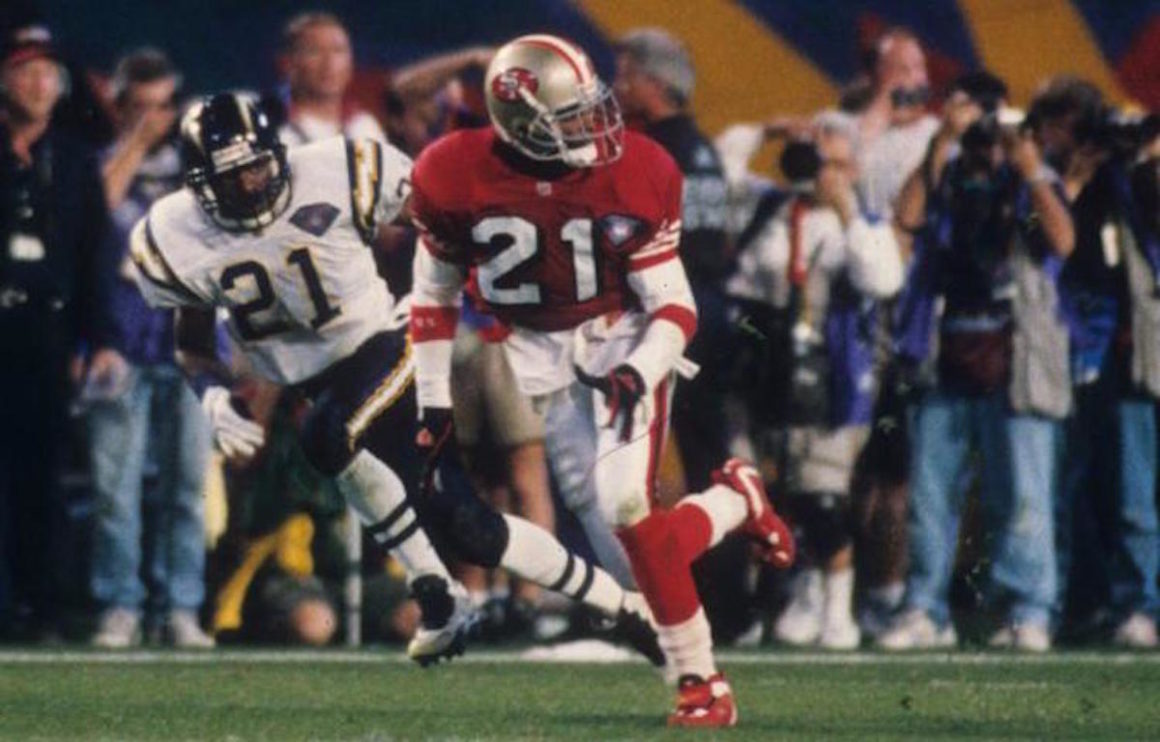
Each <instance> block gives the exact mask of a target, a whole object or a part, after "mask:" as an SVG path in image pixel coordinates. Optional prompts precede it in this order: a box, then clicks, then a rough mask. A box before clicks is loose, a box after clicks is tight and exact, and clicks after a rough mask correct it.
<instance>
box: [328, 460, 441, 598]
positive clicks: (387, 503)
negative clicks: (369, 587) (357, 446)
mask: <svg viewBox="0 0 1160 742" xmlns="http://www.w3.org/2000/svg"><path fill="white" fill-rule="evenodd" d="M335 483H336V484H337V485H338V490H339V492H341V493H342V495H343V497H345V498H346V501H347V503H348V504H349V505H350V506H351V507H352V508H354V510H355V512H356V513H358V517H359V520H361V521H362V523H363V525H364V526H366V527H367V530H368V531H370V533H371V535H372V536H374V539H375V541H378V542H379V543H380V544H382V545H383V546H385V547H386V548H387V549H388V550H389V551H390V552H391V556H393V557H395V559H398V560H399V563H400V564H402V565H403V569H404V570H406V572H407V582H408V583H410V582H411V581H413V580H414V579H415V578H416V577H419V576H421V575H435V576H437V577H442V578H444V579H445V580H447V582H448V584H450V583H451V576H450V575H449V574H448V573H447V568H446V567H445V566H443V562H442V561H441V560H440V559H439V555H438V554H436V553H435V547H433V546H432V545H431V541H430V540H428V538H427V532H426V531H424V530H423V528H422V527H421V526H420V525H419V518H418V516H417V515H416V514H415V510H414V509H413V508H412V507H411V505H410V504H409V503H408V502H407V489H406V487H404V486H403V482H402V480H401V479H399V477H398V475H397V474H395V472H393V471H391V468H390V467H389V466H387V465H386V464H384V463H383V462H382V461H379V460H378V459H377V458H376V457H375V456H374V455H373V454H371V453H370V452H368V451H359V452H358V453H357V454H355V457H354V460H353V461H351V462H350V464H349V465H347V467H346V468H345V469H343V470H342V471H341V472H339V474H338V476H337V477H335Z"/></svg>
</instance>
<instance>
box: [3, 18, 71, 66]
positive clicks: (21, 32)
mask: <svg viewBox="0 0 1160 742" xmlns="http://www.w3.org/2000/svg"><path fill="white" fill-rule="evenodd" d="M0 49H2V51H0V66H4V67H9V66H14V65H18V64H23V63H25V62H28V61H30V60H33V59H51V60H54V61H58V57H57V54H56V48H55V47H54V46H53V44H52V32H51V31H49V30H48V27H47V26H41V25H31V26H21V27H19V28H16V29H14V30H13V31H11V32H10V33H9V34H8V35H7V36H6V37H5V38H4V42H3V46H2V47H0Z"/></svg>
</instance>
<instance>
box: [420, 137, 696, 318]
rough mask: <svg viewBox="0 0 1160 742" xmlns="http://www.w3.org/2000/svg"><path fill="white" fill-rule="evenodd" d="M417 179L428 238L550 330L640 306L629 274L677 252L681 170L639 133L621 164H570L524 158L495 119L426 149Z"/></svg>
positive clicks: (504, 314) (507, 310)
mask: <svg viewBox="0 0 1160 742" xmlns="http://www.w3.org/2000/svg"><path fill="white" fill-rule="evenodd" d="M412 185H413V190H412V193H411V210H412V214H413V215H414V218H415V221H416V222H417V223H418V224H419V227H420V230H421V234H422V244H423V245H424V246H425V248H426V249H427V250H429V251H430V252H431V253H432V254H433V255H435V257H437V258H439V259H440V260H443V261H445V262H450V263H455V264H457V265H461V266H464V267H465V268H467V269H468V270H469V271H470V273H471V280H472V282H473V283H474V289H475V290H476V291H477V294H478V296H479V298H480V299H481V300H482V302H483V303H484V305H485V307H486V308H487V309H488V311H490V312H492V313H494V314H495V315H496V316H497V317H499V318H500V319H501V320H503V321H504V322H506V323H508V324H512V325H516V326H519V327H524V328H527V329H531V330H537V331H544V332H554V331H558V330H567V329H571V328H573V327H576V326H577V325H579V324H581V323H583V322H584V321H586V320H588V319H591V318H593V317H597V316H600V315H602V314H605V313H607V312H611V311H616V310H630V309H636V308H637V307H638V302H637V299H636V296H635V295H634V294H633V292H632V290H631V289H630V288H629V286H628V281H627V276H628V273H629V272H630V271H633V270H642V269H644V268H648V267H649V266H651V265H656V264H658V263H661V262H664V261H666V260H672V259H677V246H678V241H679V238H680V214H681V173H680V170H679V169H678V168H677V165H676V163H675V162H674V161H673V159H672V158H671V157H670V156H669V155H668V153H667V152H665V151H664V149H662V148H661V146H660V145H658V144H657V143H655V142H654V141H652V140H651V139H649V138H648V137H645V136H644V135H641V134H637V133H635V132H626V133H625V141H624V153H623V154H622V155H621V157H620V159H618V160H616V161H615V162H613V163H611V164H608V165H602V166H597V167H591V168H575V169H572V168H565V167H563V166H560V165H556V164H545V163H534V162H531V161H529V160H525V159H523V158H522V157H520V156H519V155H517V154H515V153H514V152H513V151H512V150H510V149H509V148H507V146H506V145H504V144H503V143H502V142H501V141H500V140H499V138H498V137H497V136H496V134H495V132H494V131H492V129H490V128H488V129H472V130H467V131H457V132H454V133H451V134H448V135H447V136H445V137H443V138H442V139H440V140H438V141H437V142H435V143H434V144H432V145H431V146H430V147H428V148H427V149H426V150H424V152H423V154H422V155H420V157H419V159H418V160H417V161H416V163H415V168H414V171H413V173H412Z"/></svg>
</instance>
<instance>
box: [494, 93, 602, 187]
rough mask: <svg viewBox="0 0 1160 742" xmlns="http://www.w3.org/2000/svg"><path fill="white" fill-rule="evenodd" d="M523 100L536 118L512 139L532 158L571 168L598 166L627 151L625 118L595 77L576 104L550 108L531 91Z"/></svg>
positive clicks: (512, 142)
mask: <svg viewBox="0 0 1160 742" xmlns="http://www.w3.org/2000/svg"><path fill="white" fill-rule="evenodd" d="M519 93H520V96H521V97H522V98H523V100H524V102H525V103H527V104H528V105H529V106H531V107H532V108H533V109H534V110H535V111H536V114H537V115H536V117H535V118H534V119H532V121H531V123H529V124H528V125H527V128H526V129H525V130H524V131H523V132H522V134H523V136H518V137H512V138H510V139H509V142H510V143H511V144H512V145H513V146H515V147H516V149H518V150H519V151H520V152H522V153H523V154H524V155H526V156H527V157H530V158H531V159H533V160H559V161H561V162H563V163H564V164H566V165H569V166H570V167H596V166H598V165H607V164H608V163H610V162H614V161H615V160H616V159H618V158H619V157H620V155H621V153H622V152H623V151H624V119H623V118H622V117H621V115H620V105H619V104H618V103H617V102H616V97H615V96H614V95H613V94H612V90H611V89H610V88H609V87H608V86H607V85H605V84H604V83H602V82H600V81H599V80H596V81H595V82H594V84H592V85H589V86H586V89H585V88H581V89H580V91H579V96H578V99H577V100H576V102H575V103H572V104H570V105H567V106H563V107H561V108H559V109H557V110H555V111H552V110H549V109H548V108H547V106H545V105H544V104H543V103H541V102H540V101H539V100H537V99H536V97H535V96H534V95H532V94H531V93H530V92H529V91H527V90H525V89H521V90H520V91H519Z"/></svg>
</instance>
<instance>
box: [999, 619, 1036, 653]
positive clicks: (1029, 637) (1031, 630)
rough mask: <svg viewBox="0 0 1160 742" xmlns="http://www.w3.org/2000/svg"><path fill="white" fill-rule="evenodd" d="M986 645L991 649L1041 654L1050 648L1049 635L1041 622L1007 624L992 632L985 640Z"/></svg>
mask: <svg viewBox="0 0 1160 742" xmlns="http://www.w3.org/2000/svg"><path fill="white" fill-rule="evenodd" d="M987 646H988V647H990V648H991V649H1013V650H1015V651H1017V652H1031V653H1034V654H1042V653H1044V652H1046V651H1047V650H1049V649H1051V635H1050V634H1048V633H1047V627H1046V626H1043V625H1042V624H1034V623H1026V624H1009V625H1007V626H1004V627H1003V628H1001V629H999V630H998V631H996V632H995V633H994V634H992V635H991V638H990V639H989V640H987Z"/></svg>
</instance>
